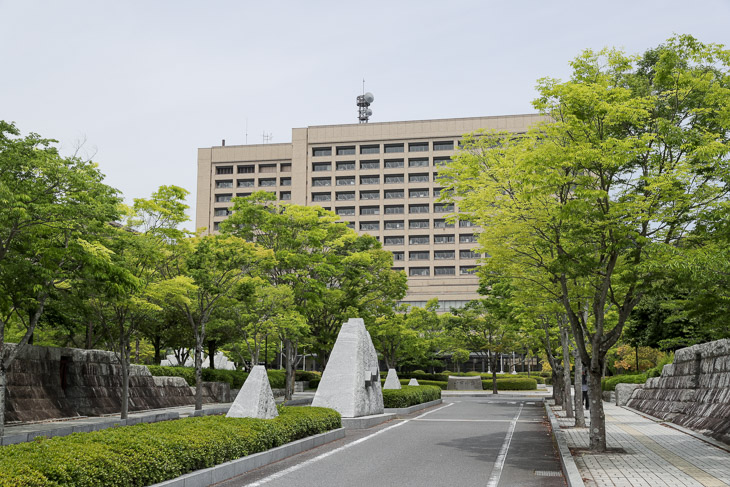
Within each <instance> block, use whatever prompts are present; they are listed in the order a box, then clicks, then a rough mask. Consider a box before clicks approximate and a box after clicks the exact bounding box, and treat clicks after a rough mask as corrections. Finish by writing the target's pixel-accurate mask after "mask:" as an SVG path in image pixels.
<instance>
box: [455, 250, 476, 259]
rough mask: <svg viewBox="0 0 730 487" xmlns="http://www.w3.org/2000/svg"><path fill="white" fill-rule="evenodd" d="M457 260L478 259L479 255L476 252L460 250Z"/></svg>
mask: <svg viewBox="0 0 730 487" xmlns="http://www.w3.org/2000/svg"><path fill="white" fill-rule="evenodd" d="M459 258H460V259H478V258H479V254H478V253H476V252H472V251H471V250H460V251H459Z"/></svg>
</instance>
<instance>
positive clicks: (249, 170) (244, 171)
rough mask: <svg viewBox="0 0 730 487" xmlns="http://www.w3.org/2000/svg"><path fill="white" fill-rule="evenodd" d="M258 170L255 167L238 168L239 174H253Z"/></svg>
mask: <svg viewBox="0 0 730 487" xmlns="http://www.w3.org/2000/svg"><path fill="white" fill-rule="evenodd" d="M254 172H256V168H254V167H253V166H238V174H253V173H254Z"/></svg>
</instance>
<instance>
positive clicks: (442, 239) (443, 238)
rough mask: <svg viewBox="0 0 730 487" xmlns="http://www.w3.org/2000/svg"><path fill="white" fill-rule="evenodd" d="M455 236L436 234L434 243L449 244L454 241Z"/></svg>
mask: <svg viewBox="0 0 730 487" xmlns="http://www.w3.org/2000/svg"><path fill="white" fill-rule="evenodd" d="M454 242H455V238H454V236H453V235H434V237H433V243H435V244H449V243H454Z"/></svg>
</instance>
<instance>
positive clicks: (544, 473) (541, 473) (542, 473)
mask: <svg viewBox="0 0 730 487" xmlns="http://www.w3.org/2000/svg"><path fill="white" fill-rule="evenodd" d="M535 475H537V476H538V477H562V476H563V472H561V471H560V470H535Z"/></svg>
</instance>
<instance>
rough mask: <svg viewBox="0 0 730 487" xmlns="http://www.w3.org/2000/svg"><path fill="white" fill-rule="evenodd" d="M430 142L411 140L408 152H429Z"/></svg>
mask: <svg viewBox="0 0 730 487" xmlns="http://www.w3.org/2000/svg"><path fill="white" fill-rule="evenodd" d="M427 151H428V142H411V143H410V144H408V152H427Z"/></svg>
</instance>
